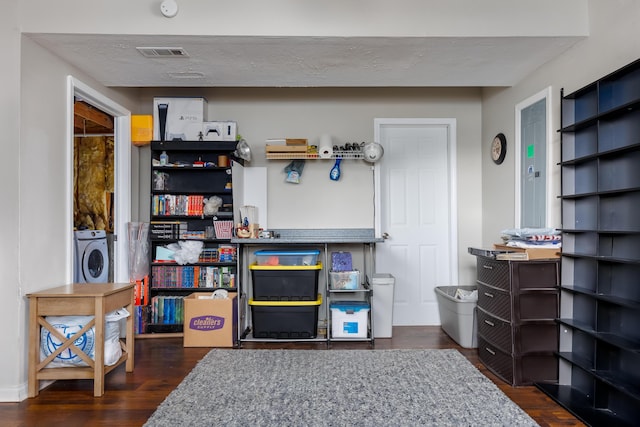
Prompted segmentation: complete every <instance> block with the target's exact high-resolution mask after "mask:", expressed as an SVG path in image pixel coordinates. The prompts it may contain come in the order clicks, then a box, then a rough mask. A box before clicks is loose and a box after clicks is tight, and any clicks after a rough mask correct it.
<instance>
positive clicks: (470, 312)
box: [435, 286, 478, 348]
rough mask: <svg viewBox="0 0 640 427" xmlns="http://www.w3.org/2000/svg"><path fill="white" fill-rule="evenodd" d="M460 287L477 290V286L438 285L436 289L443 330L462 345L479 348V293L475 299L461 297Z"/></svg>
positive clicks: (466, 289)
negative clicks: (477, 306) (459, 294)
mask: <svg viewBox="0 0 640 427" xmlns="http://www.w3.org/2000/svg"><path fill="white" fill-rule="evenodd" d="M458 289H461V290H465V291H467V292H471V291H477V287H476V286H437V287H436V289H435V291H436V298H437V300H438V310H439V311H440V323H441V325H442V330H444V331H445V332H446V333H447V335H449V336H450V337H451V338H453V340H454V341H455V342H457V343H458V344H460V345H461V346H462V347H465V348H477V347H478V342H477V337H476V333H477V329H478V327H477V325H476V304H477V294H476V295H475V299H467V300H464V299H459V298H456V291H457V290H458Z"/></svg>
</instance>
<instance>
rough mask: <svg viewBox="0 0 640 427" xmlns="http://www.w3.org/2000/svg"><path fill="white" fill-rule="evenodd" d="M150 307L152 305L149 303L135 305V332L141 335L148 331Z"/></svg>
mask: <svg viewBox="0 0 640 427" xmlns="http://www.w3.org/2000/svg"><path fill="white" fill-rule="evenodd" d="M149 309H150V307H149V306H148V305H136V306H135V309H134V315H135V318H134V319H135V322H134V324H133V329H134V331H133V333H134V334H136V335H140V334H144V333H146V331H147V325H148V324H149Z"/></svg>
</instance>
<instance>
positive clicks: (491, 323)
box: [484, 319, 496, 327]
mask: <svg viewBox="0 0 640 427" xmlns="http://www.w3.org/2000/svg"><path fill="white" fill-rule="evenodd" d="M484 323H486V324H487V325H489V326H491V327H493V326H496V324H495V323H493V322H492V321H490V320H487V319H484Z"/></svg>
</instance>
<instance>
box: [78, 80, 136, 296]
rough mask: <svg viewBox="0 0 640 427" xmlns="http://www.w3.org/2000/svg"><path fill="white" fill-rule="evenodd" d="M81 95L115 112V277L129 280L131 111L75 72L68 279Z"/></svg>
mask: <svg viewBox="0 0 640 427" xmlns="http://www.w3.org/2000/svg"><path fill="white" fill-rule="evenodd" d="M76 96H77V97H80V98H82V99H83V100H84V101H86V102H87V103H89V104H91V105H92V106H94V107H96V108H98V109H100V110H102V111H104V112H105V113H108V114H110V115H112V116H113V120H114V157H115V158H114V180H115V182H114V191H115V194H116V198H115V200H114V210H113V213H114V218H113V230H114V248H113V260H114V266H113V280H114V281H115V282H129V256H128V254H129V251H128V248H127V223H128V222H130V221H131V112H130V111H129V110H127V109H126V108H124V107H123V106H121V105H120V104H118V103H116V102H115V101H113V100H111V99H109V98H107V97H106V96H105V95H103V94H101V93H100V92H98V91H97V90H95V89H93V88H91V87H90V86H89V85H87V84H85V83H83V82H81V81H80V80H78V79H77V78H75V77H73V76H67V164H68V165H69V167H68V168H67V171H66V173H67V176H66V179H67V201H66V202H67V212H68V214H67V225H66V228H67V233H66V235H67V242H66V248H67V259H70V260H71V262H70V263H69V265H68V266H67V281H68V282H69V283H71V282H73V272H74V269H75V268H76V262H77V261H76V259H75V258H76V257H75V254H74V247H73V246H74V240H73V140H74V124H73V118H74V100H75V97H76Z"/></svg>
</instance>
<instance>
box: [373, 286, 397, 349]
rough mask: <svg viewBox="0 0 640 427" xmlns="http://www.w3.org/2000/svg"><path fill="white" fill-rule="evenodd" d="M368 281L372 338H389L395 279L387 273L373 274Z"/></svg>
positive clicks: (391, 326)
mask: <svg viewBox="0 0 640 427" xmlns="http://www.w3.org/2000/svg"><path fill="white" fill-rule="evenodd" d="M368 279H369V284H370V285H371V286H372V289H373V297H372V302H371V305H372V307H371V311H372V317H373V337H374V338H391V335H392V330H393V291H394V288H395V283H396V279H395V277H393V276H392V275H391V274H389V273H374V274H373V275H371V277H368Z"/></svg>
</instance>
